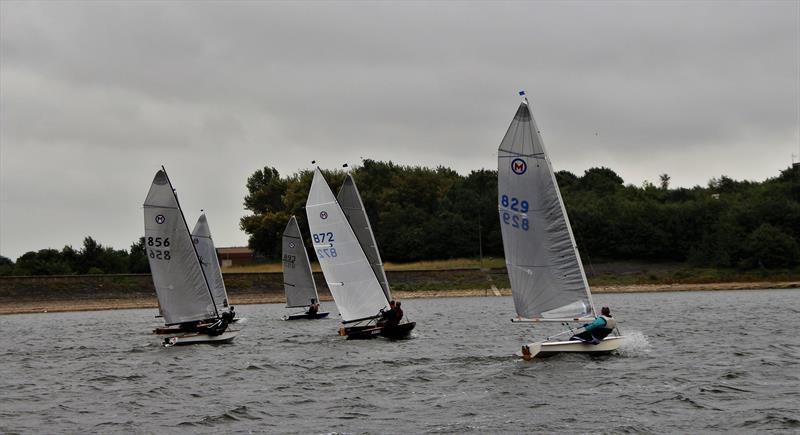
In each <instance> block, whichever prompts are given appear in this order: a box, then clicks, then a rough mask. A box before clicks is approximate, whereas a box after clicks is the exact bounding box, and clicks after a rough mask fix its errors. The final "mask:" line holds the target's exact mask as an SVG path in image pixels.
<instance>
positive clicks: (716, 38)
mask: <svg viewBox="0 0 800 435" xmlns="http://www.w3.org/2000/svg"><path fill="white" fill-rule="evenodd" d="M799 5H800V4H799V3H798V2H788V1H777V2H769V1H760V2H731V3H723V2H602V3H600V2H587V3H583V2H531V3H517V2H513V3H496V2H486V3H473V2H470V3H455V2H441V3H423V2H411V3H401V2H397V3H395V2H381V3H377V2H376V3H366V2H337V3H330V2H322V3H317V2H286V3H282V2H219V3H216V2H200V3H198V2H187V3H182V2H146V3H140V2H43V3H36V2H10V1H5V2H2V3H0V56H1V57H0V205H1V206H2V207H1V209H0V254H2V255H5V256H9V257H11V258H16V257H17V256H19V255H21V254H22V253H24V252H25V251H27V250H34V249H41V248H44V247H56V248H60V247H61V246H63V245H64V244H73V245H77V244H80V242H81V239H82V238H83V237H84V236H86V235H92V236H93V237H95V238H97V239H98V240H99V241H100V242H101V243H104V244H111V245H113V246H115V247H118V248H123V247H127V245H128V244H130V242H132V241H133V240H135V239H136V238H137V237H138V236H139V235H140V234H141V232H142V222H141V219H142V217H141V209H140V208H141V202H142V200H143V199H144V195H145V193H146V191H147V188H148V187H149V182H150V180H151V179H152V176H153V173H154V172H155V171H156V169H157V168H158V167H159V166H160V165H161V164H164V165H166V167H167V169H168V171H169V173H170V176H171V178H172V180H173V182H174V184H175V187H176V188H177V189H178V193H179V195H180V199H181V202H182V204H183V205H184V208H185V211H186V213H187V218H188V219H189V220H190V221H192V220H193V219H195V218H196V216H197V214H198V212H199V209H200V208H205V209H206V210H207V211H208V217H209V220H210V223H211V228H212V231H213V232H214V235H215V239H216V242H217V244H218V245H222V246H225V245H243V244H245V243H246V236H245V235H244V234H242V233H241V231H239V229H238V219H239V217H241V216H242V215H243V214H244V211H243V210H242V205H241V204H242V198H243V196H244V194H245V191H244V183H245V180H246V178H247V176H248V175H250V174H251V173H252V172H253V171H254V170H255V169H257V168H259V167H262V166H264V165H269V166H275V167H277V168H278V169H279V170H280V171H281V172H282V173H284V174H286V173H291V172H294V171H296V170H298V169H302V168H308V167H309V166H310V161H311V160H312V159H316V160H318V161H320V162H321V164H322V166H324V167H337V166H339V165H340V164H341V163H343V162H345V161H348V162H350V163H357V162H358V161H359V159H360V158H361V157H365V158H373V159H379V160H394V161H396V162H399V163H405V164H421V165H429V166H436V165H446V166H450V167H453V168H455V169H457V170H459V171H461V172H468V171H470V170H472V169H479V168H484V167H488V168H491V167H495V165H496V162H495V155H496V154H495V153H496V148H497V145H498V143H499V141H500V139H501V137H502V135H503V133H504V132H505V129H506V128H507V126H508V123H509V122H510V120H511V117H512V115H513V113H514V111H515V109H516V105H517V98H516V91H517V90H518V89H521V88H525V89H527V91H528V94H529V96H530V98H531V101H532V103H533V108H534V115H535V116H536V118H537V122H538V124H539V126H540V127H541V129H542V134H543V137H544V140H545V142H546V145H547V146H548V150H549V151H550V154H551V158H552V160H553V164H554V166H555V167H556V168H558V169H568V170H572V171H574V172H577V173H582V172H583V170H585V169H587V168H589V167H591V166H600V165H604V166H609V167H611V168H613V169H615V170H617V171H618V172H619V173H620V175H621V176H622V177H623V178H624V179H625V181H626V182H629V183H635V184H639V183H641V182H642V181H643V180H645V179H648V180H651V181H655V180H657V179H658V175H659V174H661V173H665V172H666V173H669V174H670V175H671V176H672V180H673V184H677V185H683V186H691V185H694V184H705V183H706V182H707V180H708V179H709V178H711V177H714V176H719V175H722V174H726V175H728V176H731V177H734V178H737V179H742V178H744V179H759V180H760V179H764V178H766V177H769V176H773V175H775V174H777V171H778V170H780V169H781V168H784V167H786V166H787V165H788V164H789V163H790V161H791V160H790V155H791V154H792V153H795V154H797V153H800V145H799V144H800V133H798V131H799V130H800V127H798V124H800V120H799V118H800V108H799V106H798V105H799V104H800V103H799V101H800V83H799V82H800V78H798V77H800V67H799V66H798V65H799V64H800V60H799V59H800V56H799V54H798V53H799V52H800V49H799V46H798V41H800V6H799ZM191 223H192V222H190V225H191Z"/></svg>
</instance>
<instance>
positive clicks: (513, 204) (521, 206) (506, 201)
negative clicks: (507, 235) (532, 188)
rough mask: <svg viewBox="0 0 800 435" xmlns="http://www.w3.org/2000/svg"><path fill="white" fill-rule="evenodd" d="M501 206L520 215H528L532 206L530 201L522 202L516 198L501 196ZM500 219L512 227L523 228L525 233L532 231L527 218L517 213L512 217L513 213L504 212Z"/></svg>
mask: <svg viewBox="0 0 800 435" xmlns="http://www.w3.org/2000/svg"><path fill="white" fill-rule="evenodd" d="M500 205H501V206H502V207H503V208H508V209H510V210H512V211H516V212H519V213H527V212H528V210H530V204H529V203H528V201H526V200H524V199H523V200H520V199H519V198H514V197H511V198H509V197H508V195H501V196H500ZM500 217H501V219H502V221H503V223H504V224H506V225H511V226H512V227H514V228H521V229H522V230H523V231H528V229H530V222H529V221H528V218H527V217H525V216H521V215H519V214H516V213H514V214H513V215H512V214H511V213H509V212H507V211H504V212H502V213H501V215H500Z"/></svg>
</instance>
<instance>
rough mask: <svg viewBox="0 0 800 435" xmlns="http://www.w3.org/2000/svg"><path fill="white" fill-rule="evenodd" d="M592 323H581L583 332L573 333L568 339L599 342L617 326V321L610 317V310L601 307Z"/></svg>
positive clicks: (592, 342)
mask: <svg viewBox="0 0 800 435" xmlns="http://www.w3.org/2000/svg"><path fill="white" fill-rule="evenodd" d="M600 313H601V314H600V315H599V316H597V317H596V318H595V319H594V321H592V323H589V324H586V325H583V328H584V330H583V332H581V333H580V334H575V335H573V336H572V338H570V340H580V341H583V342H585V343H591V344H599V343H600V342H601V341H603V339H604V338H606V337H607V336H608V334H610V333H611V331H613V330H614V328H616V327H617V321H616V320H614V318H613V317H611V310H610V309H609V308H608V307H603V308H602V309H601V310H600Z"/></svg>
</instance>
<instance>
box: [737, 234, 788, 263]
mask: <svg viewBox="0 0 800 435" xmlns="http://www.w3.org/2000/svg"><path fill="white" fill-rule="evenodd" d="M798 263H800V248H799V247H798V245H797V241H796V240H795V239H794V238H793V237H792V236H789V235H788V234H786V233H784V232H783V231H781V230H779V229H778V228H775V227H774V226H772V225H770V224H762V225H761V226H759V227H758V228H756V230H755V231H753V232H752V233H750V235H749V236H747V241H746V242H745V252H744V259H743V260H742V264H741V266H743V267H749V268H752V267H766V268H776V267H794V266H797V265H798Z"/></svg>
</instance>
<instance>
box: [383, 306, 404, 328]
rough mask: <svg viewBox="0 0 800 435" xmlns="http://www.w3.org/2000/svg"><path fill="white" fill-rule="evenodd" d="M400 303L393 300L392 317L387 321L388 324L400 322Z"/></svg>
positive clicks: (401, 317) (401, 311)
mask: <svg viewBox="0 0 800 435" xmlns="http://www.w3.org/2000/svg"><path fill="white" fill-rule="evenodd" d="M400 305H402V303H401V302H400V301H397V302H395V304H394V317H393V318H392V319H391V320H389V322H387V323H388V324H389V326H397V325H399V324H400V321H401V320H403V309H402V308H400Z"/></svg>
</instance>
